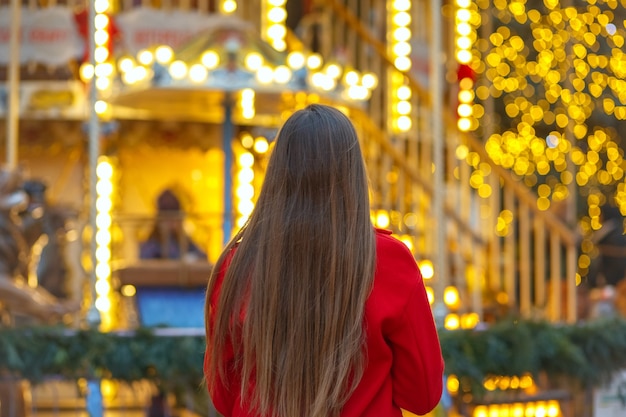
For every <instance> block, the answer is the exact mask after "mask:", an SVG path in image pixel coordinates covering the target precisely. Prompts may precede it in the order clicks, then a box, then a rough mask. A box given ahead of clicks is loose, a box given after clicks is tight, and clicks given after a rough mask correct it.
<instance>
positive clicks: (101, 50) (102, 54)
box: [93, 46, 109, 64]
mask: <svg viewBox="0 0 626 417" xmlns="http://www.w3.org/2000/svg"><path fill="white" fill-rule="evenodd" d="M93 55H94V60H95V61H96V63H98V64H100V63H102V62H104V61H106V60H107V58H108V57H109V50H108V49H107V48H106V47H104V46H98V47H97V48H96V49H95V51H94V53H93Z"/></svg>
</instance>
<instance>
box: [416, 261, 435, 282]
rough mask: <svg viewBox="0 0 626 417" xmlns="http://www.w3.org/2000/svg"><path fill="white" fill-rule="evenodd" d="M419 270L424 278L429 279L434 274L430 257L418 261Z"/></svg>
mask: <svg viewBox="0 0 626 417" xmlns="http://www.w3.org/2000/svg"><path fill="white" fill-rule="evenodd" d="M419 268H420V271H421V272H422V277H423V278H424V279H431V278H432V277H433V276H434V275H435V267H434V265H433V262H432V261H431V260H430V259H425V260H423V261H421V262H420V263H419Z"/></svg>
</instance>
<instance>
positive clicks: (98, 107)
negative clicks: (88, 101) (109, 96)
mask: <svg viewBox="0 0 626 417" xmlns="http://www.w3.org/2000/svg"><path fill="white" fill-rule="evenodd" d="M93 108H94V110H95V112H96V113H97V114H103V113H105V112H106V111H107V109H108V108H109V106H108V104H107V102H106V101H102V100H98V101H96V102H95V104H94V105H93Z"/></svg>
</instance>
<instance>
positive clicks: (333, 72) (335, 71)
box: [326, 64, 342, 79]
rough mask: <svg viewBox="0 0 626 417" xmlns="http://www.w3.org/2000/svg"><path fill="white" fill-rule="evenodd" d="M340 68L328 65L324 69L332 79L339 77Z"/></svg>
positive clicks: (335, 65)
mask: <svg viewBox="0 0 626 417" xmlns="http://www.w3.org/2000/svg"><path fill="white" fill-rule="evenodd" d="M341 71H342V70H341V67H340V66H339V65H337V64H329V65H328V66H327V67H326V74H327V75H328V76H329V77H331V78H334V79H337V78H339V76H340V75H341Z"/></svg>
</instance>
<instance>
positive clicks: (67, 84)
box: [0, 81, 88, 119]
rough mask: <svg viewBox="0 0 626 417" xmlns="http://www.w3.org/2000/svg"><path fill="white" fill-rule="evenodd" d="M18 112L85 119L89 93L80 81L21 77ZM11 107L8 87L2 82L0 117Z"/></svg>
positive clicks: (24, 115)
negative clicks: (31, 79) (24, 78)
mask: <svg viewBox="0 0 626 417" xmlns="http://www.w3.org/2000/svg"><path fill="white" fill-rule="evenodd" d="M19 103H20V108H19V114H20V116H22V117H32V118H44V119H45V118H65V119H84V118H85V117H86V116H87V109H88V106H87V94H86V90H85V86H84V85H83V84H82V83H81V82H80V81H22V82H21V83H20V89H19ZM7 110H8V87H7V85H6V84H4V83H0V117H3V116H4V115H5V114H6V112H7Z"/></svg>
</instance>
